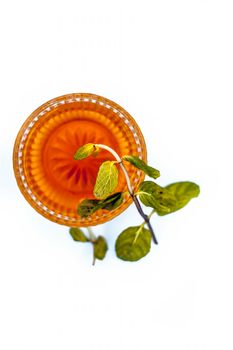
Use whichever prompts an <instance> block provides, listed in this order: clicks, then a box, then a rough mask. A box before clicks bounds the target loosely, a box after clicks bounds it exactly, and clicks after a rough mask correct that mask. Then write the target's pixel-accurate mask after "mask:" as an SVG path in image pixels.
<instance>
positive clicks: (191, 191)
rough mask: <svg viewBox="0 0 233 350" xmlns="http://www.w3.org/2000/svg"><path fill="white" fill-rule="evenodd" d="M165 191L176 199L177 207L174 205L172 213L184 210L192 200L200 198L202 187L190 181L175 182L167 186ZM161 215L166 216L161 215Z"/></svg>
mask: <svg viewBox="0 0 233 350" xmlns="http://www.w3.org/2000/svg"><path fill="white" fill-rule="evenodd" d="M165 189H166V190H168V191H169V192H170V193H172V194H173V195H174V196H175V198H176V205H174V207H173V209H172V211H171V212H174V211H177V210H179V209H182V208H183V207H184V206H185V205H187V204H188V202H189V201H190V200H191V199H192V198H195V197H198V195H199V193H200V187H199V186H198V185H197V184H195V183H194V182H190V181H184V182H175V183H173V184H170V185H168V186H166V187H165ZM159 215H165V214H164V213H159Z"/></svg>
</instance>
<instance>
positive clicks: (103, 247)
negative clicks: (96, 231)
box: [94, 236, 108, 260]
mask: <svg viewBox="0 0 233 350" xmlns="http://www.w3.org/2000/svg"><path fill="white" fill-rule="evenodd" d="M107 250H108V245H107V241H106V239H105V238H104V237H103V236H99V237H97V239H96V241H95V242H94V258H95V259H99V260H103V259H104V258H105V255H106V253H107Z"/></svg>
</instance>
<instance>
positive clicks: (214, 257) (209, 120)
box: [0, 0, 233, 350]
mask: <svg viewBox="0 0 233 350" xmlns="http://www.w3.org/2000/svg"><path fill="white" fill-rule="evenodd" d="M232 10H233V8H232V1H224V0H221V1H215V0H193V1H192V0H184V1H181V0H178V1H173V0H171V1H168V0H163V1H149V0H144V1H137V0H134V1H129V0H128V1H127V0H124V1H123V0H118V1H110V0H108V1H107V0H99V1H84V0H83V1H80V0H75V1H72V0H67V1H60V0H57V1H27V0H21V1H4V2H2V3H1V10H0V33H1V34H0V35H1V55H0V61H1V65H0V96H1V104H0V106H1V124H0V125H1V127H0V169H1V174H0V196H1V197H0V215H1V234H0V283H1V286H0V333H1V334H0V350H29V349H30V350H31V349H33V350H41V349H43V350H47V349H49V350H51V349H52V350H53V349H54V350H55V349H56V350H65V349H69V350H74V349H82V350H89V349H97V350H107V349H114V350H115V349H122V350H126V349H133V350H139V349H148V350H150V349H157V350H170V349H172V350H206V349H211V350H222V349H224V350H232V349H233V336H232V328H233V296H232V295H233V282H232V276H233V273H232V270H233V229H232V216H233V215H232V201H233V199H232V195H233V193H232V175H233V174H232V149H233V148H232V126H231V123H230V122H231V119H232V112H233V107H232V93H233V68H232V67H233V50H232V44H233V21H232V18H233V11H232ZM70 92H93V93H96V94H99V95H103V96H105V97H107V98H110V99H112V100H114V101H115V102H117V103H119V104H120V105H122V106H123V107H124V108H125V109H126V110H128V111H129V112H130V113H131V114H132V115H133V117H134V118H135V119H136V121H137V122H138V124H139V125H140V127H141V129H142V131H143V134H144V136H145V138H146V141H147V146H148V154H149V161H150V163H151V164H152V165H154V166H155V167H157V168H158V169H160V171H161V178H160V180H159V183H160V184H162V185H165V184H168V183H170V182H173V181H179V180H192V181H195V182H197V183H198V184H199V185H200V186H201V195H200V197H199V198H198V199H195V200H193V201H192V202H191V203H190V204H189V205H188V206H187V207H186V208H185V209H183V210H182V211H179V212H177V213H175V214H173V215H170V216H167V217H162V218H156V217H154V218H153V220H152V221H153V225H154V227H155V230H156V233H157V237H158V239H159V245H158V246H153V247H152V250H151V253H150V254H149V255H148V256H147V257H146V258H145V259H142V260H141V261H140V262H137V263H126V262H123V261H121V260H119V259H117V258H116V257H115V253H114V241H115V238H116V237H117V235H118V234H119V233H120V232H121V230H123V229H124V228H125V227H126V226H129V225H136V224H138V223H140V222H141V220H140V218H139V217H138V215H137V213H136V210H135V209H134V208H133V207H131V208H130V209H129V210H128V211H127V212H125V213H124V214H122V216H121V217H118V218H117V219H115V220H114V221H112V222H109V223H108V224H106V225H104V226H99V227H97V228H96V230H95V232H96V233H99V234H104V235H105V236H106V237H107V239H108V241H109V246H110V250H109V252H108V254H107V257H106V260H104V261H103V262H97V264H96V266H95V267H92V265H91V247H89V246H85V245H82V244H76V243H74V242H73V241H72V239H71V238H70V236H69V234H68V232H67V231H68V230H67V228H65V227H62V226H59V225H56V224H54V223H52V222H49V221H48V220H45V219H44V218H43V217H41V216H40V215H39V214H37V213H36V212H35V211H34V210H33V209H32V208H31V207H30V206H29V205H28V204H27V202H26V201H25V199H24V198H23V197H22V195H21V194H20V192H19V190H18V188H17V186H16V183H15V179H14V175H13V170H12V162H11V156H12V148H13V143H14V139H15V137H16V134H17V132H18V130H19V128H20V126H21V124H22V123H23V122H24V120H25V119H26V117H27V116H28V115H29V114H30V113H31V112H32V111H33V110H34V109H36V108H37V107H38V106H39V105H41V104H42V103H44V102H45V101H47V100H49V99H51V98H53V97H56V96H59V95H62V94H66V93H70Z"/></svg>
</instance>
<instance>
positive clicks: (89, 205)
mask: <svg viewBox="0 0 233 350" xmlns="http://www.w3.org/2000/svg"><path fill="white" fill-rule="evenodd" d="M123 199H124V197H123V193H122V192H116V193H114V194H112V195H111V196H109V197H107V198H105V199H102V200H98V199H84V200H83V201H82V202H81V203H80V204H79V206H78V214H79V215H80V216H81V217H82V218H86V217H88V216H90V215H92V214H93V213H94V212H95V211H97V210H99V209H105V210H114V209H116V208H117V207H119V206H120V205H121V204H122V202H123Z"/></svg>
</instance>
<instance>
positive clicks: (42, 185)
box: [13, 93, 146, 227]
mask: <svg viewBox="0 0 233 350" xmlns="http://www.w3.org/2000/svg"><path fill="white" fill-rule="evenodd" d="M86 143H101V144H105V145H107V146H110V147H111V148H113V149H114V150H115V151H116V152H117V153H118V154H119V155H120V156H123V155H128V154H130V155H136V156H138V157H140V158H141V159H143V160H144V161H146V145H145V141H144V138H143V135H142V133H141V131H140V129H139V127H138V125H137V124H136V122H135V120H134V119H133V118H132V117H131V116H130V115H129V113H128V112H126V111H125V110H124V109H123V108H122V107H120V106H119V105H117V104H116V103H115V102H112V101H110V100H108V99H106V98H104V97H101V96H97V95H93V94H89V93H74V94H68V95H64V96H61V97H57V98H55V99H52V100H50V101H48V102H46V103H45V104H43V105H42V106H40V107H39V108H37V109H36V110H35V111H34V112H33V113H32V114H31V115H30V116H29V117H28V118H27V120H26V121H25V123H24V124H23V125H22V127H21V129H20V130H19V133H18V135H17V138H16V141H15V146H14V153H13V165H14V172H15V177H16V180H17V183H18V186H19V189H20V191H21V192H22V194H23V195H24V197H25V198H26V200H27V201H28V202H29V204H30V205H31V206H32V207H33V208H34V209H35V210H36V211H37V212H38V213H40V214H41V215H43V216H44V217H45V218H47V219H49V220H51V221H54V222H56V223H59V224H62V225H66V226H72V227H78V226H79V227H86V226H94V225H98V224H102V223H104V222H106V221H108V220H111V219H113V218H114V217H116V216H117V215H119V214H120V213H121V212H123V211H124V210H125V209H126V208H127V207H128V206H129V205H130V204H131V203H132V198H131V197H130V196H129V195H126V196H125V198H124V201H123V203H122V204H121V205H120V206H119V207H118V208H116V209H115V210H112V211H107V210H102V209H101V210H98V211H97V212H95V213H94V214H93V215H91V216H90V217H88V218H81V217H80V216H79V215H78V213H77V208H78V205H79V203H80V202H81V201H82V200H83V199H85V198H94V196H93V188H94V184H95V180H96V176H97V173H98V169H99V167H100V165H101V164H102V162H104V161H106V160H113V156H112V155H111V154H110V153H109V152H108V151H105V150H101V152H100V153H99V155H98V156H97V157H93V156H91V157H88V158H86V159H83V160H80V161H76V160H74V159H73V156H74V153H75V151H76V150H77V149H78V148H79V147H81V146H82V145H84V144H86ZM125 165H126V168H127V171H128V173H129V177H130V181H131V184H132V186H133V188H134V190H135V191H136V190H137V188H138V186H139V184H140V182H141V181H143V179H144V174H143V172H141V171H140V170H138V169H136V168H134V167H133V166H132V165H131V164H129V163H128V164H127V163H126V164H125ZM118 191H121V192H125V191H127V186H126V181H125V178H124V175H123V173H122V171H121V170H120V169H119V183H118V187H117V188H116V191H115V192H118Z"/></svg>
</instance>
